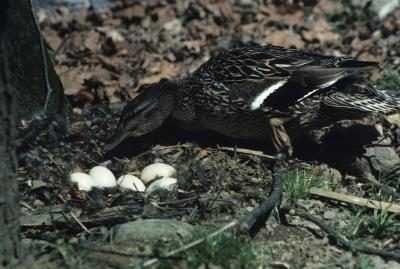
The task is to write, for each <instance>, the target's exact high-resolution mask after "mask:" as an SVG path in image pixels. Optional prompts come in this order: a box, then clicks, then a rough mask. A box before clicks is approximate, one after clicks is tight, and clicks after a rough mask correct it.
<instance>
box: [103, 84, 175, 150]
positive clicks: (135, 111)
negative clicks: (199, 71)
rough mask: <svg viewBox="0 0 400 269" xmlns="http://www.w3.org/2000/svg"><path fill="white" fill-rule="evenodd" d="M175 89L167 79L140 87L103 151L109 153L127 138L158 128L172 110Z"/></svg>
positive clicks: (123, 112) (124, 110)
mask: <svg viewBox="0 0 400 269" xmlns="http://www.w3.org/2000/svg"><path fill="white" fill-rule="evenodd" d="M175 89H176V83H175V82H173V81H170V80H167V79H162V80H161V81H160V82H158V83H153V84H148V85H144V86H142V87H141V88H140V89H139V92H140V94H139V95H138V96H137V97H136V98H134V99H133V100H131V101H130V102H129V103H128V104H127V105H126V106H125V108H124V109H123V111H122V114H121V118H120V121H119V124H118V127H117V129H116V130H115V132H114V135H113V136H112V137H111V138H110V139H109V141H108V142H107V144H106V145H105V147H104V149H105V150H106V151H109V150H111V149H113V148H115V147H116V146H118V145H119V144H120V143H121V142H122V141H123V140H124V139H125V138H127V137H129V136H131V137H140V136H143V135H145V134H148V133H150V132H152V131H153V130H155V129H156V128H158V127H160V126H161V124H162V123H163V122H164V120H165V119H167V118H168V116H169V115H170V114H171V111H172V109H173V106H174V102H175V98H174V92H175Z"/></svg>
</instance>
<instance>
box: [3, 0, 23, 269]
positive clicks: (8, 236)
mask: <svg viewBox="0 0 400 269" xmlns="http://www.w3.org/2000/svg"><path fill="white" fill-rule="evenodd" d="M8 2H9V1H8V0H2V1H0V267H1V266H7V265H9V264H11V263H13V262H15V261H16V260H17V259H18V256H19V255H20V243H19V242H20V240H19V222H18V218H19V203H18V185H17V177H16V171H17V161H16V156H15V136H16V126H15V115H16V110H15V108H16V107H15V98H14V97H15V92H14V88H13V87H12V85H11V81H10V68H9V64H10V59H11V54H10V53H9V47H8V46H7V42H6V39H7V38H8V36H7V33H5V31H4V30H5V27H8V17H7V13H8V12H9V7H8V5H7V4H8Z"/></svg>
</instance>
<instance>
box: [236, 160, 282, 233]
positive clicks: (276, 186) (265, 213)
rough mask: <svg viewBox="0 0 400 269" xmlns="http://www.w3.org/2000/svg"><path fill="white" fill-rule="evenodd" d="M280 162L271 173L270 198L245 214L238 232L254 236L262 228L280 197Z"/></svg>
mask: <svg viewBox="0 0 400 269" xmlns="http://www.w3.org/2000/svg"><path fill="white" fill-rule="evenodd" d="M281 162H282V160H279V161H277V164H275V167H274V169H273V173H272V179H273V184H272V189H271V193H270V196H269V197H268V198H267V199H266V200H265V201H264V202H263V203H262V204H261V205H260V206H258V207H257V208H255V209H253V211H251V212H250V213H249V214H247V215H246V216H245V217H244V218H243V219H242V220H241V221H240V224H239V228H238V232H239V233H243V234H248V235H250V236H252V237H253V236H255V235H256V234H257V232H258V231H259V230H260V229H261V228H262V227H263V226H264V224H265V222H266V221H267V219H268V217H269V215H270V214H271V212H272V210H273V209H274V207H275V206H276V204H277V203H278V201H279V200H280V199H281V197H282V173H283V167H282V166H281Z"/></svg>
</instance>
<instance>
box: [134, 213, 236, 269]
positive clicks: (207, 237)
mask: <svg viewBox="0 0 400 269" xmlns="http://www.w3.org/2000/svg"><path fill="white" fill-rule="evenodd" d="M236 225H237V222H236V221H232V222H229V223H228V224H227V225H225V226H223V227H222V228H220V229H218V230H216V231H215V232H213V233H211V234H209V235H208V236H206V237H203V238H200V239H197V240H195V241H193V242H191V243H189V244H187V245H184V246H182V247H180V248H178V249H175V250H172V251H170V252H168V253H167V254H166V255H165V256H163V259H165V258H168V257H172V256H175V255H176V254H178V253H181V252H183V251H186V250H188V249H190V248H192V247H195V246H197V245H199V244H201V243H203V242H204V241H206V240H208V239H210V238H213V237H215V236H217V235H219V234H221V233H223V232H224V231H226V230H228V229H230V228H232V227H235V226H236ZM159 260H160V259H159V258H153V259H150V260H147V261H145V262H144V263H142V264H141V265H140V266H139V268H144V267H149V266H152V265H153V264H155V263H157V262H158V261H159Z"/></svg>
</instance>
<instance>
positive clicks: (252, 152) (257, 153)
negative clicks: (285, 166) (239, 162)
mask: <svg viewBox="0 0 400 269" xmlns="http://www.w3.org/2000/svg"><path fill="white" fill-rule="evenodd" d="M218 149H221V150H227V151H232V152H237V153H243V154H249V155H254V156H258V157H263V158H266V159H269V160H275V159H276V158H275V157H274V156H272V155H267V154H264V153H262V151H260V150H251V149H244V148H236V147H235V148H232V147H218Z"/></svg>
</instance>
